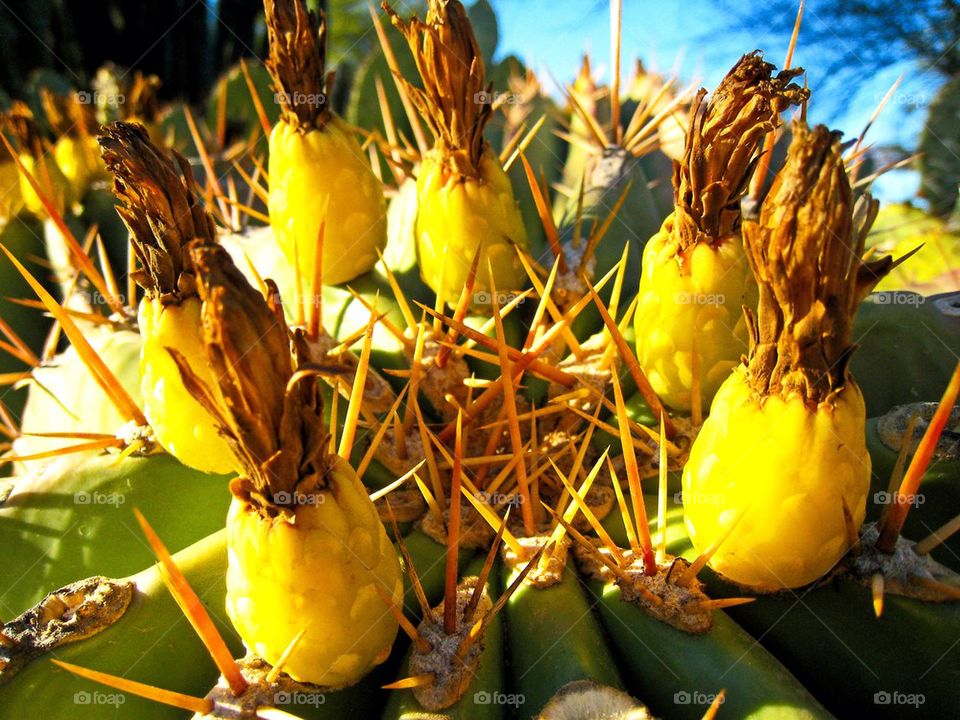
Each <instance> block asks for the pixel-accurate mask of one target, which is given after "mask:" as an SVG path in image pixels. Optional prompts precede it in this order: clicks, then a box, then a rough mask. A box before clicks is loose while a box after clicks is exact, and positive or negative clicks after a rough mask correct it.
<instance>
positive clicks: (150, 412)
mask: <svg viewBox="0 0 960 720" xmlns="http://www.w3.org/2000/svg"><path fill="white" fill-rule="evenodd" d="M201 306H202V304H201V302H200V299H199V298H197V297H190V298H187V299H185V300H183V301H182V302H181V303H180V304H176V305H175V304H170V305H163V304H161V303H160V301H159V300H150V299H148V298H145V299H144V300H142V301H141V302H140V312H139V321H140V332H141V334H142V335H143V349H142V350H141V353H140V377H141V381H140V382H141V393H142V395H143V401H144V413H145V414H146V416H147V420H148V421H149V423H150V426H151V427H152V428H153V434H154V437H156V439H157V442H159V443H160V445H162V446H163V448H164V449H165V450H166V451H167V452H169V453H170V454H171V455H173V456H174V457H175V458H177V460H179V461H180V462H182V463H183V464H184V465H189V466H190V467H192V468H195V469H197V470H201V471H203V472H210V473H228V472H231V471H233V470H235V469H237V467H238V465H237V461H236V459H235V456H234V454H233V452H232V451H231V450H230V446H229V445H228V444H227V441H226V439H225V438H224V437H223V436H222V435H221V434H220V431H219V429H218V426H217V423H216V421H215V420H214V418H213V417H212V416H211V415H210V414H209V413H208V412H207V411H206V410H205V409H204V408H203V406H201V405H200V403H199V402H197V401H196V400H195V399H194V397H193V395H191V394H190V393H189V392H188V391H187V388H186V387H185V386H184V384H183V380H182V379H181V375H180V369H179V368H178V367H177V364H176V363H175V362H174V360H173V356H171V354H170V352H169V350H168V348H173V349H174V350H176V351H178V352H179V353H180V354H181V355H182V356H183V357H184V358H185V359H186V361H187V363H188V364H189V365H190V368H191V370H193V373H194V374H195V375H196V376H197V377H198V378H199V379H200V380H201V381H202V382H203V383H204V384H205V385H206V386H207V387H208V388H216V387H217V386H218V383H217V382H216V379H215V378H214V377H213V373H212V371H211V369H210V364H209V362H208V360H207V356H206V352H205V350H204V343H203V338H202V330H201V324H200V309H201Z"/></svg>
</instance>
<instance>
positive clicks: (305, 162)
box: [269, 115, 387, 288]
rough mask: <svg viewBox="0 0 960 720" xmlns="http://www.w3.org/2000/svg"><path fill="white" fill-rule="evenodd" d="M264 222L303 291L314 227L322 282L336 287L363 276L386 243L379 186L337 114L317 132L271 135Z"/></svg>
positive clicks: (289, 129) (278, 128)
mask: <svg viewBox="0 0 960 720" xmlns="http://www.w3.org/2000/svg"><path fill="white" fill-rule="evenodd" d="M269 173H270V195H269V206H270V224H271V225H272V226H273V231H274V236H275V237H276V241H277V243H279V245H280V247H281V249H282V250H283V252H284V254H285V255H286V256H287V259H288V260H289V262H290V264H291V265H294V266H295V267H299V270H300V275H301V278H302V279H303V281H304V282H303V284H304V287H307V288H309V287H310V286H311V284H312V281H313V277H314V267H315V262H316V251H317V240H318V236H319V231H320V223H321V222H322V221H323V220H324V219H326V225H325V230H324V238H323V258H322V261H323V268H322V270H323V282H324V283H325V284H327V285H335V284H339V283H344V282H347V281H348V280H352V279H353V278H355V277H357V276H358V275H361V274H362V273H365V272H367V271H368V270H370V268H372V267H373V266H374V264H375V263H376V262H377V258H378V256H377V253H378V251H382V250H383V248H384V246H385V245H386V242H387V205H386V200H385V199H384V197H383V186H382V185H381V184H380V181H379V180H378V179H377V177H376V176H375V175H374V174H373V171H372V170H371V169H370V165H369V164H368V163H367V159H366V153H364V151H363V150H362V149H361V147H360V144H359V143H358V142H357V140H356V138H355V137H354V136H353V134H352V133H351V132H350V130H349V128H348V127H347V125H346V123H344V122H343V121H342V120H341V119H340V118H338V117H337V116H336V115H333V116H331V117H330V119H329V120H328V121H327V122H326V123H325V124H324V126H323V129H321V130H310V131H308V132H300V131H298V130H297V129H296V128H295V127H293V126H292V125H291V124H290V123H287V122H284V121H281V122H278V123H277V124H276V125H275V126H274V128H273V132H272V133H271V134H270V161H269Z"/></svg>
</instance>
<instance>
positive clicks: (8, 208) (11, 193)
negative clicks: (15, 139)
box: [0, 162, 23, 224]
mask: <svg viewBox="0 0 960 720" xmlns="http://www.w3.org/2000/svg"><path fill="white" fill-rule="evenodd" d="M22 207H23V194H22V193H21V192H20V171H19V170H18V169H17V164H16V163H14V162H4V163H0V224H2V223H4V222H6V221H7V220H9V219H10V218H12V217H13V216H14V215H16V214H17V213H18V212H20V208H22Z"/></svg>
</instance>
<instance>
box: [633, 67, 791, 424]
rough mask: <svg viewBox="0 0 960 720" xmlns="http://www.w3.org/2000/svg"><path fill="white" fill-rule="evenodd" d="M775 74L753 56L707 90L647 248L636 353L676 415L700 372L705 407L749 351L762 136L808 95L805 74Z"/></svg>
mask: <svg viewBox="0 0 960 720" xmlns="http://www.w3.org/2000/svg"><path fill="white" fill-rule="evenodd" d="M773 71H774V67H773V65H771V64H770V63H766V62H764V61H763V59H762V58H761V57H760V55H759V54H758V53H752V54H750V55H744V56H743V57H742V58H741V59H740V61H739V62H738V63H737V64H736V66H734V68H733V69H732V70H731V71H730V72H729V73H728V74H727V76H726V77H725V78H724V79H723V80H722V81H721V83H720V85H719V86H718V87H717V89H716V91H715V92H714V94H713V97H712V98H711V99H710V101H709V102H705V101H704V98H705V95H706V91H705V90H701V91H700V92H699V94H698V95H697V97H696V99H695V101H694V103H693V110H692V113H691V127H690V131H689V132H688V133H687V138H686V145H685V147H684V153H683V157H682V159H681V160H680V161H678V162H676V163H675V164H674V178H673V186H674V203H675V207H674V211H673V213H672V214H671V215H670V216H669V217H667V219H666V220H665V221H664V223H663V225H662V227H661V228H660V231H659V232H658V233H657V234H656V235H655V236H654V237H653V238H651V239H650V241H649V242H648V243H647V245H646V247H645V248H644V252H643V266H642V267H643V269H642V272H641V276H640V289H639V298H638V305H637V312H636V316H635V317H636V321H635V327H636V337H637V354H638V356H639V359H640V365H641V367H642V368H643V370H644V372H645V373H646V374H647V377H648V378H649V379H650V383H651V385H652V386H653V389H654V390H655V391H656V393H657V395H659V396H660V398H661V399H662V400H663V402H664V403H665V404H666V405H668V406H670V407H672V408H674V409H676V410H681V411H690V410H691V409H692V407H693V401H694V398H693V397H692V391H693V388H694V387H695V383H694V380H695V378H694V374H695V373H696V374H697V375H698V377H697V378H696V380H697V381H698V382H699V387H700V397H699V398H698V401H699V403H700V406H701V407H708V406H709V404H710V401H711V400H712V399H713V395H714V394H715V393H716V391H717V388H719V387H720V383H722V382H723V380H724V379H725V378H726V377H727V376H728V375H729V374H730V371H731V370H732V369H733V367H735V366H736V365H737V363H739V361H740V356H741V355H742V354H743V353H745V352H746V350H747V332H746V324H745V322H744V321H743V317H742V316H743V313H742V310H741V308H743V307H744V306H747V307H750V308H752V307H756V303H757V289H756V283H755V281H754V280H753V277H752V275H751V273H750V267H749V265H748V263H747V259H746V255H745V254H744V250H743V243H742V240H741V237H740V229H739V228H740V222H741V215H740V199H741V197H742V196H743V194H744V192H745V191H746V189H747V185H748V183H749V180H750V177H751V175H752V173H753V168H754V165H755V163H756V158H757V151H758V149H759V144H760V141H761V139H762V138H763V136H764V135H765V134H766V133H768V132H770V131H772V130H773V129H774V128H775V127H776V126H777V124H778V122H779V113H780V111H782V110H783V109H784V108H786V107H787V106H788V105H789V104H790V103H795V102H798V101H800V100H801V99H803V98H804V97H806V91H804V90H802V89H801V88H799V87H797V86H796V85H795V84H793V83H791V82H790V80H791V79H792V78H793V77H795V76H796V75H797V74H798V73H800V72H802V70H799V69H797V70H789V71H783V72H781V73H779V74H778V75H776V76H774V75H773ZM694 353H696V357H694Z"/></svg>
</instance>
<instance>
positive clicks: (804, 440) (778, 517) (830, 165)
mask: <svg viewBox="0 0 960 720" xmlns="http://www.w3.org/2000/svg"><path fill="white" fill-rule="evenodd" d="M862 202H863V203H864V205H863V206H862V208H861V209H862V210H863V211H864V212H862V213H860V212H858V213H857V217H865V218H867V219H868V221H872V219H873V217H874V216H875V215H876V202H875V201H873V200H872V199H870V198H869V196H866V197H865V198H864V199H863V201H862ZM868 230H869V222H865V223H861V224H860V225H859V226H857V227H855V226H854V211H853V200H852V192H851V189H850V184H849V181H848V180H847V175H846V172H845V171H844V168H843V160H842V158H841V156H840V146H839V141H838V136H837V135H836V134H833V133H830V132H829V131H828V130H827V128H825V127H823V126H817V127H816V128H814V129H813V130H810V129H808V128H807V127H806V126H805V125H803V124H801V123H795V124H794V128H793V142H792V143H791V145H790V150H789V153H788V157H787V162H786V165H785V167H784V168H783V170H782V171H781V172H780V174H779V175H778V176H777V178H776V180H775V181H774V184H773V187H772V189H771V190H770V193H769V195H768V196H767V199H766V200H765V202H764V204H763V207H762V210H761V214H760V220H759V223H750V222H748V223H745V224H744V226H743V236H744V243H745V245H746V249H747V256H748V259H749V261H750V265H751V267H752V269H753V272H754V274H755V275H756V278H757V282H758V284H759V288H760V301H759V307H758V311H757V314H756V315H754V314H753V313H749V322H750V338H751V342H750V353H749V357H748V359H747V361H746V364H744V365H741V366H740V367H739V368H737V370H736V371H735V372H734V373H733V374H732V375H730V376H729V377H728V378H727V380H726V381H724V383H723V384H722V385H721V386H720V389H719V391H718V392H717V395H716V397H715V398H714V401H713V406H712V407H711V410H710V415H709V417H708V418H707V419H706V421H705V422H704V425H703V428H702V429H701V430H700V434H699V435H698V436H697V438H696V440H695V441H694V443H693V446H692V448H691V450H690V457H689V460H688V461H687V464H686V466H685V468H684V471H683V507H684V518H685V520H686V524H687V528H688V530H689V532H690V537H691V539H692V541H693V544H694V546H695V547H696V548H697V549H698V550H700V551H703V550H705V549H706V548H708V547H710V546H711V545H712V544H713V543H715V542H717V541H718V540H719V539H720V538H721V537H723V536H724V535H725V534H726V533H728V532H729V533H730V534H729V536H728V537H726V539H725V540H723V542H722V544H721V545H720V546H719V549H717V551H716V552H715V553H714V554H713V556H712V557H711V559H710V565H711V567H713V569H715V570H716V571H717V572H719V573H721V574H722V575H724V576H726V577H727V578H729V579H730V580H732V581H734V582H736V583H740V584H742V585H745V586H749V587H751V588H753V589H755V590H758V591H764V592H766V591H775V590H780V589H783V588H794V587H799V586H801V585H806V584H808V583H811V582H814V581H816V580H818V579H820V578H821V577H823V576H824V575H825V574H826V573H828V572H829V571H830V570H831V569H832V568H833V566H834V565H836V563H837V562H838V561H839V560H840V559H841V558H842V557H843V556H844V554H846V552H847V551H848V550H849V549H850V547H851V546H852V544H853V543H855V542H856V540H857V538H858V529H859V527H860V525H861V523H862V522H863V518H864V513H865V508H866V498H867V492H868V490H869V487H870V456H869V454H868V453H867V449H866V438H865V420H866V418H865V410H864V403H863V396H862V395H861V393H860V390H859V388H858V387H857V385H856V383H855V382H854V380H853V378H852V377H851V376H850V374H849V372H848V370H847V367H848V363H849V359H850V355H851V353H852V351H853V349H854V348H853V346H851V344H850V332H851V326H852V323H853V317H854V315H855V314H856V311H857V307H858V305H859V303H860V301H861V300H862V299H863V298H864V297H865V296H866V295H867V293H869V292H870V289H871V288H872V287H873V286H874V285H876V283H877V282H879V280H880V279H881V278H882V277H883V276H884V275H885V274H886V272H888V271H889V270H890V268H891V267H892V266H893V265H894V263H893V261H892V260H891V258H889V257H884V258H882V259H880V260H876V261H873V262H870V263H866V262H864V261H862V260H860V259H859V258H860V257H861V256H862V255H863V251H864V238H865V236H866V234H867V231H868Z"/></svg>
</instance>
